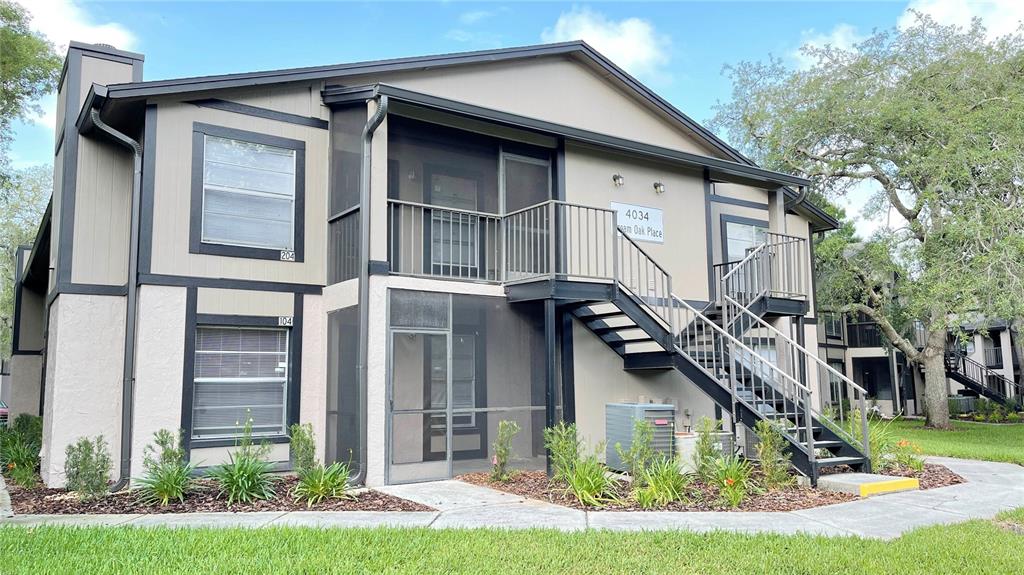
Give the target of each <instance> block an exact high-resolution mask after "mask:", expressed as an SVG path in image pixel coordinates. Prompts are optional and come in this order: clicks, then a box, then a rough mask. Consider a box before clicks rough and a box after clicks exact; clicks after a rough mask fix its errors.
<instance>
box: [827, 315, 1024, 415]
mask: <svg viewBox="0 0 1024 575" xmlns="http://www.w3.org/2000/svg"><path fill="white" fill-rule="evenodd" d="M820 325H821V329H820V330H819V332H818V346H819V350H820V354H821V358H822V359H823V360H824V361H827V362H828V363H829V365H832V366H833V367H834V368H835V369H836V370H837V371H840V372H842V373H844V374H846V375H848V376H849V377H850V379H852V380H853V381H854V382H855V383H857V384H858V385H859V386H861V387H862V388H864V390H865V392H866V393H867V397H868V400H869V401H868V403H869V406H870V407H872V408H877V411H878V413H880V414H882V415H885V416H893V415H897V414H903V415H915V416H920V415H924V404H923V402H924V372H923V369H922V368H920V367H919V366H915V365H912V364H910V363H908V362H907V359H906V355H905V354H904V353H903V352H902V351H900V350H899V349H896V348H895V347H893V346H892V345H891V343H890V342H889V340H888V338H886V337H885V335H884V334H883V333H882V330H881V329H880V328H879V327H878V324H877V323H875V322H874V321H873V320H871V319H870V318H868V317H867V316H865V315H864V314H829V313H823V314H821V321H820ZM961 327H962V331H963V336H960V335H955V334H952V333H950V336H949V341H948V347H947V350H946V391H947V395H949V396H950V397H965V396H966V397H979V396H981V397H986V398H988V399H991V400H993V401H998V402H1000V403H1004V404H1005V403H1012V402H1014V401H1016V402H1020V400H1021V398H1022V397H1024V389H1022V388H1021V384H1020V381H1021V380H1020V373H1021V372H1020V370H1021V366H1020V358H1018V357H1017V354H1016V353H1015V352H1014V347H1013V337H1014V335H1013V333H1012V332H1011V330H1010V329H1009V325H1008V323H1007V322H1005V321H1002V320H996V321H992V322H985V323H965V324H964V325H962V326H961ZM912 335H913V337H912V339H913V341H915V342H917V347H918V349H920V348H922V347H923V344H922V343H921V342H923V341H924V334H923V333H921V332H920V330H918V331H917V332H915V333H914V334H912ZM964 337H965V338H966V339H963V338H964Z"/></svg>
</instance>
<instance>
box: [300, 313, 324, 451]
mask: <svg viewBox="0 0 1024 575" xmlns="http://www.w3.org/2000/svg"><path fill="white" fill-rule="evenodd" d="M301 376H302V388H301V390H300V394H299V395H300V397H299V421H300V422H301V423H309V424H312V426H313V433H314V435H315V437H316V454H317V457H318V458H319V459H320V460H323V457H324V453H325V451H324V450H325V446H326V441H327V313H326V312H325V311H324V306H323V297H322V296H318V295H305V296H303V297H302V372H301Z"/></svg>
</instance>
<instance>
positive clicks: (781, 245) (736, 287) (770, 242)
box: [713, 232, 812, 305]
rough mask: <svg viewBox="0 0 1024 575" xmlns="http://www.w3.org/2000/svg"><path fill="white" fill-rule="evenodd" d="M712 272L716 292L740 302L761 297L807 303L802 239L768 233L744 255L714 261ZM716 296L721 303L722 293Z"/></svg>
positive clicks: (808, 270) (806, 258)
mask: <svg viewBox="0 0 1024 575" xmlns="http://www.w3.org/2000/svg"><path fill="white" fill-rule="evenodd" d="M713 273H714V278H715V286H717V287H718V291H719V292H722V291H723V290H724V292H728V293H729V294H731V295H732V297H734V298H738V301H739V302H741V303H742V304H743V305H749V304H750V303H751V302H753V301H754V300H756V299H758V298H760V297H762V296H763V297H766V298H767V299H769V300H790V301H793V302H804V305H807V304H809V299H810V298H809V295H810V293H811V273H812V270H811V267H810V254H809V252H808V249H807V240H806V239H804V238H800V237H796V236H788V235H785V234H777V233H772V232H769V233H767V234H765V242H764V243H763V244H760V245H758V246H756V247H754V248H751V249H749V250H747V256H746V257H745V258H743V259H742V260H740V261H734V262H725V263H721V264H715V265H714V266H713ZM717 296H718V299H719V301H718V303H719V304H720V305H721V304H722V303H723V302H722V296H723V293H718V294H717Z"/></svg>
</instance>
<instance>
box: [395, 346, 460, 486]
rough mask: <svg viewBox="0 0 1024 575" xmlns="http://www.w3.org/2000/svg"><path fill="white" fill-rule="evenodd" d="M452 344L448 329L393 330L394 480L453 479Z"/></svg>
mask: <svg viewBox="0 0 1024 575" xmlns="http://www.w3.org/2000/svg"><path fill="white" fill-rule="evenodd" d="M448 346H449V341H448V335H447V334H445V333H430V332H413V331H393V332H392V333H391V398H390V399H391V418H390V421H391V424H390V425H391V429H390V432H391V449H390V453H391V461H390V466H389V468H390V474H389V481H390V482H391V483H405V482H411V481H426V480H431V479H446V478H448V475H449V456H450V449H449V438H450V429H451V425H450V415H449V405H448V403H449V401H448V398H449V396H450V386H451V382H450V378H449V377H448V373H449V368H448V364H449V360H448V357H449V353H448Z"/></svg>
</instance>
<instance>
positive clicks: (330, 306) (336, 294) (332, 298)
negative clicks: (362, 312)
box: [323, 279, 359, 313]
mask: <svg viewBox="0 0 1024 575" xmlns="http://www.w3.org/2000/svg"><path fill="white" fill-rule="evenodd" d="M354 305H359V280H358V279H351V280H348V281H343V282H341V283H336V284H331V285H329V286H326V287H324V291H323V306H324V313H328V312H332V311H334V310H338V309H342V308H346V307H351V306H354Z"/></svg>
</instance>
